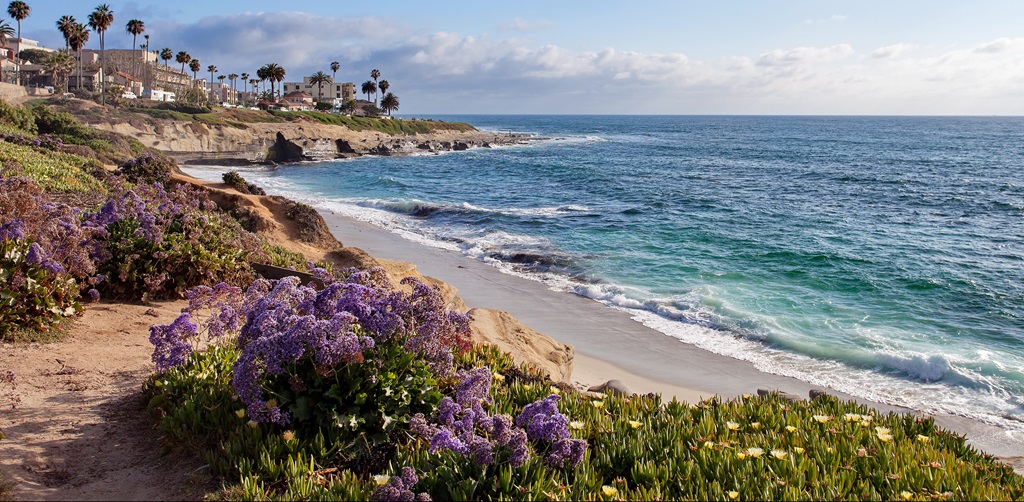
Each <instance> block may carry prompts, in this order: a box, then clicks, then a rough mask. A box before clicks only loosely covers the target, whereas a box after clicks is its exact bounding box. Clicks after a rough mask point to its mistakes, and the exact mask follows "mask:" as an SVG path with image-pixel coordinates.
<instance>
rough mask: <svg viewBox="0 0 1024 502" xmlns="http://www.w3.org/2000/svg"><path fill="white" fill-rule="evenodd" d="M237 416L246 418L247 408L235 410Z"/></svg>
mask: <svg viewBox="0 0 1024 502" xmlns="http://www.w3.org/2000/svg"><path fill="white" fill-rule="evenodd" d="M235 416H236V417H238V418H245V408H242V409H240V410H235Z"/></svg>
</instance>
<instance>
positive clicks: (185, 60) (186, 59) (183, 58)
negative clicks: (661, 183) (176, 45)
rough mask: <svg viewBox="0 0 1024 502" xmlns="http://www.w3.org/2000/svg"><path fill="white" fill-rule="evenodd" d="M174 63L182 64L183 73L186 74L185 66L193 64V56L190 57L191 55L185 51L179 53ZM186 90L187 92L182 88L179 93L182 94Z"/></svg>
mask: <svg viewBox="0 0 1024 502" xmlns="http://www.w3.org/2000/svg"><path fill="white" fill-rule="evenodd" d="M174 62H176V63H181V73H182V74H184V73H185V65H187V64H189V63H190V62H192V56H191V55H189V53H187V52H185V51H178V54H176V55H175V56H174ZM184 90H185V89H184V86H182V88H181V89H178V92H181V91H184Z"/></svg>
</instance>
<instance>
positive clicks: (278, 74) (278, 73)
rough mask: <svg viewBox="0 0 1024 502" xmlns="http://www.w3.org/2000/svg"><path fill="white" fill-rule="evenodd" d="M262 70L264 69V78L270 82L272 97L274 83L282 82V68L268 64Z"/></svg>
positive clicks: (283, 73)
mask: <svg viewBox="0 0 1024 502" xmlns="http://www.w3.org/2000/svg"><path fill="white" fill-rule="evenodd" d="M264 68H266V75H267V77H266V78H267V80H269V81H270V95H271V96H274V82H278V83H280V82H281V81H283V80H284V75H285V71H284V68H282V67H281V65H279V64H277V63H268V64H267V65H266V66H264Z"/></svg>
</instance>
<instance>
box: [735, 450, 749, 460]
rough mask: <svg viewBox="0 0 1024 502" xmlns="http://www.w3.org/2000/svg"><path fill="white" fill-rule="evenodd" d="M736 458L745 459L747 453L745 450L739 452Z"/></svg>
mask: <svg viewBox="0 0 1024 502" xmlns="http://www.w3.org/2000/svg"><path fill="white" fill-rule="evenodd" d="M736 458H738V459H740V460H743V459H745V458H747V454H746V453H743V452H739V453H737V454H736Z"/></svg>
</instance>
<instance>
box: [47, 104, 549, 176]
mask: <svg viewBox="0 0 1024 502" xmlns="http://www.w3.org/2000/svg"><path fill="white" fill-rule="evenodd" d="M62 111H68V112H70V113H71V114H72V115H74V116H75V118H77V119H78V120H80V121H82V122H84V123H86V124H88V125H89V126H90V127H93V128H95V129H99V130H101V131H109V132H114V133H118V134H123V135H125V136H128V137H131V138H134V139H136V140H138V141H139V142H140V143H142V144H143V145H145V146H147V147H151V148H153V149H156V150H158V151H160V152H163V153H165V154H167V155H169V156H171V157H172V158H174V159H175V160H176V161H177V162H178V163H180V164H207V165H209V164H214V165H229V166H234V165H238V166H244V165H248V164H279V163H291V162H304V161H323V160H333V159H341V158H352V157H359V156H363V155H381V156H390V155H416V154H419V155H423V154H432V153H440V152H446V151H460V150H468V149H470V148H489V147H493V146H502V145H511V144H520V143H524V142H526V141H528V140H529V139H530V137H529V136H527V135H525V134H514V133H495V132H485V131H479V130H477V129H475V128H474V127H472V126H471V125H469V124H463V123H456V122H439V121H434V120H420V119H415V120H408V119H396V118H379V119H367V118H362V117H360V118H356V119H351V118H345V119H341V118H338V119H337V121H338V122H343V121H350V122H351V127H350V126H348V125H341V124H332V123H325V122H329V121H330V120H331V119H330V118H328V117H327V116H326V115H325V116H323V117H318V116H317V115H315V114H313V113H312V112H310V113H307V114H299V113H290V114H285V115H284V116H282V114H271V113H269V112H264V111H254V110H238V109H233V110H223V111H218V112H215V113H205V114H196V115H188V114H183V113H156V112H154V111H152V110H146V109H142V108H138V109H131V108H126V109H120V110H116V111H114V110H110V109H105V110H104V109H99V108H98V107H95V106H93V105H91V104H88V103H84V102H81V101H78V100H76V102H75V103H73V104H72V103H69V106H67V107H64V109H63V110H62ZM157 112H164V111H163V110H157ZM318 118H321V119H325V120H317V119H318ZM372 121H376V122H372ZM367 123H369V124H370V125H369V126H368V125H367ZM409 131H415V132H409Z"/></svg>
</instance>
